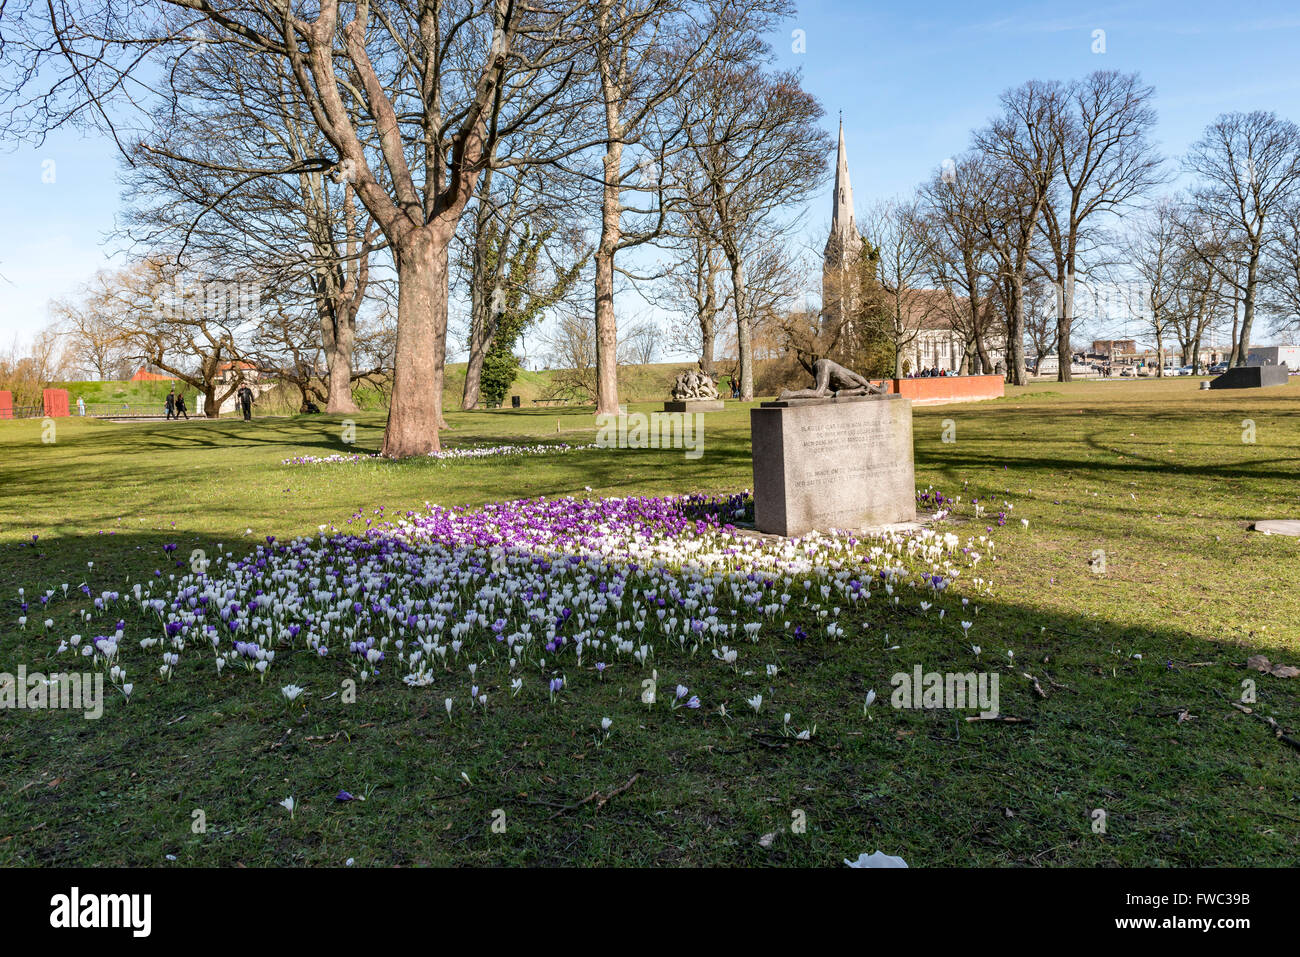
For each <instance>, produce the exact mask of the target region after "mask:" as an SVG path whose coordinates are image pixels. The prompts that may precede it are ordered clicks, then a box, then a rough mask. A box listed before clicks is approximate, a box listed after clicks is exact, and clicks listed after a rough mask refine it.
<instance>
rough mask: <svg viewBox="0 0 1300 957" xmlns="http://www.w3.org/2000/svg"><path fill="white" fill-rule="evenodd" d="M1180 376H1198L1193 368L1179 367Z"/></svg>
mask: <svg viewBox="0 0 1300 957" xmlns="http://www.w3.org/2000/svg"><path fill="white" fill-rule="evenodd" d="M1178 374H1179V375H1196V369H1194V368H1193V367H1192V366H1179V367H1178Z"/></svg>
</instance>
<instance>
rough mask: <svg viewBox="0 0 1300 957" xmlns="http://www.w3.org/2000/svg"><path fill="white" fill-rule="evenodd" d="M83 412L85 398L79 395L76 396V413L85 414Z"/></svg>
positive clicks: (84, 410)
mask: <svg viewBox="0 0 1300 957" xmlns="http://www.w3.org/2000/svg"><path fill="white" fill-rule="evenodd" d="M85 414H86V400H85V399H84V398H82V397H81V396H77V415H85Z"/></svg>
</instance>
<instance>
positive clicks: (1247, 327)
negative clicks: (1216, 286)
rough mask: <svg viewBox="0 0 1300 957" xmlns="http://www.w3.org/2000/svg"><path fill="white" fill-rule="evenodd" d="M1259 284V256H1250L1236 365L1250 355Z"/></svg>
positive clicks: (1244, 361) (1242, 362)
mask: <svg viewBox="0 0 1300 957" xmlns="http://www.w3.org/2000/svg"><path fill="white" fill-rule="evenodd" d="M1258 286H1259V256H1258V255H1252V256H1251V257H1250V265H1249V266H1248V267H1247V268H1246V294H1245V296H1244V297H1243V299H1244V303H1243V309H1242V314H1241V336H1240V338H1238V340H1237V347H1236V348H1237V361H1236V363H1235V364H1236V365H1239V366H1244V365H1245V364H1246V360H1247V358H1248V357H1249V356H1250V331H1251V327H1252V326H1254V325H1255V294H1256V292H1257V291H1258Z"/></svg>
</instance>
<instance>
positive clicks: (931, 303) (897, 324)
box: [865, 199, 943, 379]
mask: <svg viewBox="0 0 1300 957" xmlns="http://www.w3.org/2000/svg"><path fill="white" fill-rule="evenodd" d="M865 231H866V235H867V240H868V242H870V243H871V245H872V247H873V248H874V249H875V251H876V279H877V282H878V283H879V286H880V295H879V296H878V297H877V308H876V309H875V316H876V317H877V329H878V331H879V333H880V334H881V335H882V336H883V338H884V340H885V341H886V342H887V343H888V344H889V348H890V350H891V351H892V353H893V360H894V361H893V375H894V378H897V379H901V378H902V377H903V375H904V374H905V373H904V370H903V357H904V354H905V353H906V352H907V350H908V347H909V346H911V345H912V343H914V342H915V341H916V338H917V336H918V335H919V334H920V332H921V329H922V328H924V327H925V326H927V325H929V324H930V320H932V319H933V318H935V317H936V316H939V315H942V308H941V307H942V303H943V297H942V296H941V295H940V296H936V295H935V294H934V291H933V290H930V289H927V288H926V280H927V279H928V278H929V276H930V267H931V263H932V262H933V258H934V257H933V253H932V247H931V240H930V233H929V228H928V224H927V222H926V219H925V215H924V213H923V212H922V209H921V205H920V203H919V201H918V200H916V199H908V200H889V201H885V202H881V203H877V204H876V205H875V206H874V207H873V208H872V210H871V212H870V213H869V214H868V216H867V221H866V229H865Z"/></svg>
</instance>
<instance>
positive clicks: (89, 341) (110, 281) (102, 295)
mask: <svg viewBox="0 0 1300 957" xmlns="http://www.w3.org/2000/svg"><path fill="white" fill-rule="evenodd" d="M116 275H117V274H116V273H114V272H111V271H107V270H104V271H100V272H98V273H96V274H95V276H94V278H92V279H91V280H90V281H89V282H88V283H86V284H85V286H83V287H82V289H81V290H80V293H79V295H78V297H77V298H64V299H58V300H55V301H54V302H51V303H50V317H51V319H52V320H53V321H54V323H55V325H56V326H57V327H58V329H59V330H60V332H61V333H62V334H63V336H64V337H65V339H66V340H67V344H68V352H69V357H70V358H71V359H72V361H73V362H75V363H76V364H77V366H78V368H79V369H80V370H81V371H83V372H86V373H89V374H90V375H92V376H94V377H95V378H97V379H101V380H105V379H113V378H117V377H121V374H122V373H123V371H124V360H125V359H126V352H127V349H126V345H127V344H126V340H125V338H124V336H123V332H122V321H121V320H122V316H121V315H120V314H119V300H118V295H117V290H116V289H115V288H114V282H115V278H116ZM132 371H134V370H132ZM127 375H130V373H127Z"/></svg>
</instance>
